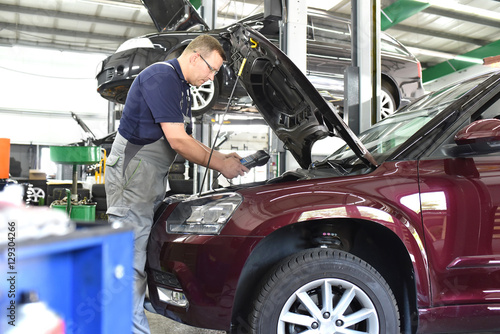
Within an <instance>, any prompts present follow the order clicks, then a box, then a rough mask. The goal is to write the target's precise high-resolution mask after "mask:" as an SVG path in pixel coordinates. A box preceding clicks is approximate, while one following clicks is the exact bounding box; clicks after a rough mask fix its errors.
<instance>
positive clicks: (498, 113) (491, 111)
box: [429, 95, 500, 158]
mask: <svg viewBox="0 0 500 334" xmlns="http://www.w3.org/2000/svg"><path fill="white" fill-rule="evenodd" d="M493 100H494V102H492V103H489V104H488V105H487V106H485V107H484V108H481V109H480V110H478V111H477V112H476V113H475V114H474V115H473V116H472V117H468V118H467V119H466V121H464V122H463V123H462V124H461V125H460V126H458V129H461V128H463V127H465V126H467V125H469V124H470V123H472V122H474V121H477V120H481V119H490V118H497V119H500V95H497V96H496V97H495V99H493ZM455 134H456V131H453V132H451V133H449V134H448V135H447V136H446V138H445V140H444V141H443V143H442V145H440V146H439V147H438V149H436V150H434V151H433V152H432V154H430V155H429V157H431V158H438V157H441V158H443V157H448V152H450V151H452V147H456V146H457V144H456V143H455ZM497 154H500V152H498V153H497Z"/></svg>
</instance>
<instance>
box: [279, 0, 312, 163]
mask: <svg viewBox="0 0 500 334" xmlns="http://www.w3.org/2000/svg"><path fill="white" fill-rule="evenodd" d="M283 13H284V14H285V15H283V30H284V34H283V35H282V37H283V38H282V43H281V44H282V45H281V48H282V50H283V51H284V52H285V53H286V55H287V56H288V58H290V60H291V61H292V62H293V63H294V64H295V65H296V66H297V67H298V68H299V69H300V70H301V71H302V73H304V74H306V68H307V2H306V0H286V10H285V11H283ZM282 163H283V162H282ZM284 166H285V169H286V170H291V169H295V168H297V167H298V164H297V162H296V161H295V159H294V158H293V156H292V154H291V153H290V152H289V151H286V158H285V164H284Z"/></svg>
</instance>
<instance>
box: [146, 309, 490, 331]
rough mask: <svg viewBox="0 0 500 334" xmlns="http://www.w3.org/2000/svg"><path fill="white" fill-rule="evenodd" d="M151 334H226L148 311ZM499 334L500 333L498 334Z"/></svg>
mask: <svg viewBox="0 0 500 334" xmlns="http://www.w3.org/2000/svg"><path fill="white" fill-rule="evenodd" d="M146 316H147V317H148V320H149V327H150V329H151V334H225V333H226V332H223V331H214V330H208V329H200V328H195V327H190V326H186V325H182V324H179V323H178V322H175V321H173V320H170V319H168V318H165V317H163V316H161V315H158V314H154V313H150V312H148V311H146ZM495 333H496V332H481V333H469V334H495ZM497 334H498V333H497Z"/></svg>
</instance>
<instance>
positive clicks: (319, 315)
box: [277, 278, 379, 334]
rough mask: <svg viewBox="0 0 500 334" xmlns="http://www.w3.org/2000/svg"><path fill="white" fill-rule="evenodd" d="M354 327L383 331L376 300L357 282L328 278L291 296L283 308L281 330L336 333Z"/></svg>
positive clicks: (288, 333)
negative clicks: (375, 303)
mask: <svg viewBox="0 0 500 334" xmlns="http://www.w3.org/2000/svg"><path fill="white" fill-rule="evenodd" d="M323 301H324V302H323ZM353 328H355V329H356V330H357V331H358V332H359V333H369V334H378V333H379V320H378V314H377V311H376V308H375V306H374V304H373V302H372V301H371V299H370V297H369V296H368V295H367V294H366V293H365V292H364V291H363V290H361V289H360V288H359V287H358V286H356V285H355V284H353V283H351V282H349V281H346V280H342V279H336V278H325V279H319V280H315V281H313V282H309V283H307V284H305V285H303V286H302V287H300V288H299V289H297V290H296V291H295V292H294V293H293V294H292V295H291V296H290V298H289V299H288V300H287V301H286V303H285V305H284V306H283V309H282V310H281V314H280V316H279V320H278V330H277V333H278V334H294V333H301V332H308V331H314V333H318V334H332V333H347V332H349V329H351V330H352V329H353Z"/></svg>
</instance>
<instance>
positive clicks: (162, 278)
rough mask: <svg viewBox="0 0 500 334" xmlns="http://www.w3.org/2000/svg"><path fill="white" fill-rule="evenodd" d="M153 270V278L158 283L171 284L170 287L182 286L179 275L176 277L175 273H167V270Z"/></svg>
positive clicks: (178, 287)
mask: <svg viewBox="0 0 500 334" xmlns="http://www.w3.org/2000/svg"><path fill="white" fill-rule="evenodd" d="M152 272H153V280H154V281H155V282H156V283H159V284H162V285H166V286H170V287H174V288H177V289H181V288H182V286H181V284H180V283H179V281H178V280H177V277H175V275H174V274H171V273H166V272H163V271H158V270H152Z"/></svg>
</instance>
